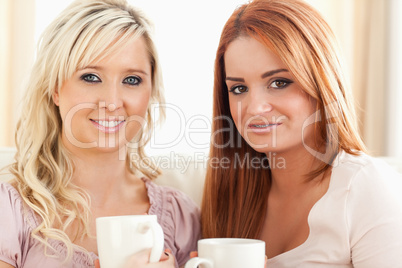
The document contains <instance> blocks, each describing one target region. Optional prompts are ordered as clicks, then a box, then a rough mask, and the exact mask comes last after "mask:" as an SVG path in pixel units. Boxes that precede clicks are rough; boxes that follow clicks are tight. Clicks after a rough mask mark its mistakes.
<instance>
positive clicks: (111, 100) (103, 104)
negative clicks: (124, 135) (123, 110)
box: [99, 85, 123, 112]
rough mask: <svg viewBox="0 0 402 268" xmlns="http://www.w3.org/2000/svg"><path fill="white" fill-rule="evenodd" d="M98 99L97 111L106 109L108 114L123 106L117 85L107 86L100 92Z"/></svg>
mask: <svg viewBox="0 0 402 268" xmlns="http://www.w3.org/2000/svg"><path fill="white" fill-rule="evenodd" d="M102 92H103V93H102V95H101V96H100V98H99V109H101V108H106V109H107V110H109V111H110V112H113V111H115V110H118V109H119V108H120V107H122V106H123V95H122V92H121V89H120V88H119V86H118V85H109V86H106V87H105V88H104V89H103V90H102Z"/></svg>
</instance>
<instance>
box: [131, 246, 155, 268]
mask: <svg viewBox="0 0 402 268" xmlns="http://www.w3.org/2000/svg"><path fill="white" fill-rule="evenodd" d="M150 254H151V249H144V250H142V251H140V252H137V253H135V254H133V255H132V256H130V258H129V259H128V260H127V262H126V263H125V265H124V267H125V268H131V267H142V266H144V265H145V264H147V263H149V256H150Z"/></svg>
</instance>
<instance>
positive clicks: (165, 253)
mask: <svg viewBox="0 0 402 268" xmlns="http://www.w3.org/2000/svg"><path fill="white" fill-rule="evenodd" d="M167 259H169V253H168V252H166V251H165V252H163V253H162V255H161V258H160V259H159V261H166V260H167Z"/></svg>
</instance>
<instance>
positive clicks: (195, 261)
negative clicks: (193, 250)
mask: <svg viewBox="0 0 402 268" xmlns="http://www.w3.org/2000/svg"><path fill="white" fill-rule="evenodd" d="M200 264H205V265H206V266H207V268H213V265H212V262H211V261H210V260H208V259H204V258H200V257H195V258H192V259H190V260H189V261H188V262H187V263H186V266H184V268H197V267H198V265H200Z"/></svg>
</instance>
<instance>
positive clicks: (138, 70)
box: [78, 66, 149, 75]
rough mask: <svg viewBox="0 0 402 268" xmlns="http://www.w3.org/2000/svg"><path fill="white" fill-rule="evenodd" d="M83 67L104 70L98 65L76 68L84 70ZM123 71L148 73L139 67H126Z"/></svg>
mask: <svg viewBox="0 0 402 268" xmlns="http://www.w3.org/2000/svg"><path fill="white" fill-rule="evenodd" d="M85 69H95V70H101V71H102V70H104V68H103V67H100V66H86V67H84V68H80V69H78V71H82V70H85ZM125 71H126V72H128V73H142V74H145V75H149V74H148V73H147V72H145V71H143V70H141V69H133V68H128V69H126V70H125Z"/></svg>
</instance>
